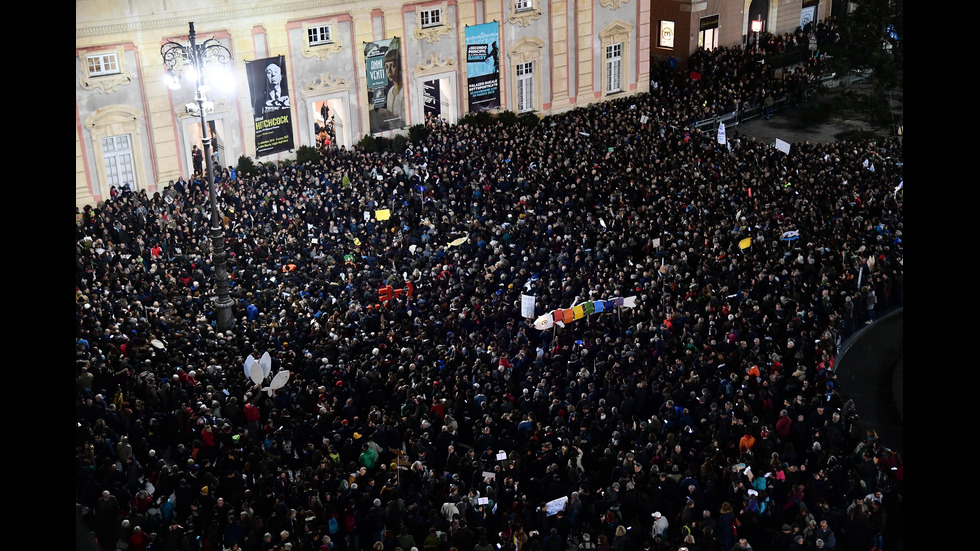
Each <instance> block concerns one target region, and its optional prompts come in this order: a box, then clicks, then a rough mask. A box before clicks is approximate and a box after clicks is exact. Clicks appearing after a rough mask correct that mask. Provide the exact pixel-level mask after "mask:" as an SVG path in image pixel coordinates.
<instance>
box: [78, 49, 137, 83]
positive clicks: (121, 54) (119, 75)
mask: <svg viewBox="0 0 980 551" xmlns="http://www.w3.org/2000/svg"><path fill="white" fill-rule="evenodd" d="M105 54H115V56H116V63H117V64H118V67H119V71H118V72H115V73H111V74H107V75H92V74H90V73H89V70H88V58H89V57H90V56H93V55H105ZM78 59H79V61H81V66H82V70H81V73H80V74H79V76H78V83H79V84H80V85H81V87H82V88H83V89H85V90H94V89H98V90H99V91H100V92H102V93H103V94H108V93H110V92H113V91H115V89H116V88H117V87H119V86H122V85H124V84H129V83H130V82H132V81H133V73H132V71H130V70H129V69H128V68H127V67H126V51H125V50H124V49H123V47H122V46H117V47H115V48H99V49H97V50H79V51H78Z"/></svg>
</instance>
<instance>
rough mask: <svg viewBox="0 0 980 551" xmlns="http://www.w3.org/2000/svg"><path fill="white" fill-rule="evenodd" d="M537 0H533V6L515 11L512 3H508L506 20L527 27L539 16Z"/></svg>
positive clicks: (539, 9) (539, 10)
mask: <svg viewBox="0 0 980 551" xmlns="http://www.w3.org/2000/svg"><path fill="white" fill-rule="evenodd" d="M538 2H539V0H534V6H533V7H532V8H530V9H526V10H521V11H517V8H516V7H515V6H514V3H513V2H511V3H510V16H509V17H508V18H507V21H510V22H511V23H516V24H518V25H520V26H522V27H527V26H528V25H530V24H531V21H534V20H535V19H538V18H540V17H541V8H540V7H539V6H538Z"/></svg>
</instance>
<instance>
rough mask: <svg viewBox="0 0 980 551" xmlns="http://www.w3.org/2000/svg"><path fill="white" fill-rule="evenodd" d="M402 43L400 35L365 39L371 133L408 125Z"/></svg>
mask: <svg viewBox="0 0 980 551" xmlns="http://www.w3.org/2000/svg"><path fill="white" fill-rule="evenodd" d="M400 46H401V40H400V39H399V38H398V37H397V36H396V37H394V38H387V39H384V40H376V41H374V42H365V43H364V66H365V67H366V70H367V90H368V105H369V106H370V109H371V112H370V117H369V118H370V123H371V133H372V134H374V133H377V132H384V131H385V130H394V129H395V128H402V127H404V126H405V125H406V120H407V119H406V117H405V87H404V81H403V79H402V63H401V51H400Z"/></svg>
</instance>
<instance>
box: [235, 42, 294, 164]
mask: <svg viewBox="0 0 980 551" xmlns="http://www.w3.org/2000/svg"><path fill="white" fill-rule="evenodd" d="M285 66H286V63H285V57H284V56H278V57H269V58H265V59H257V60H255V61H246V62H245V71H246V73H247V74H248V90H249V94H250V96H251V98H252V117H253V119H254V121H255V155H256V156H257V157H262V156H264V155H272V154H273V153H278V152H280V151H289V150H290V149H292V148H293V125H292V117H291V112H290V109H289V88H288V86H287V84H286V70H285Z"/></svg>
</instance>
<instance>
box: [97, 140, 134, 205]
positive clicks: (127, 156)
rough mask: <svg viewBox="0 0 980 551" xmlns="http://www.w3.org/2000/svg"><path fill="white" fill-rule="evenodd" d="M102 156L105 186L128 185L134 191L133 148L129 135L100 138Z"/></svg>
mask: <svg viewBox="0 0 980 551" xmlns="http://www.w3.org/2000/svg"><path fill="white" fill-rule="evenodd" d="M102 155H103V158H104V159H105V168H106V184H107V185H109V186H116V188H119V187H121V186H122V185H123V184H126V183H128V184H129V185H130V187H131V188H132V189H133V191H136V174H135V172H134V171H133V148H132V145H131V143H130V141H129V134H123V135H121V136H107V137H105V138H102Z"/></svg>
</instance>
